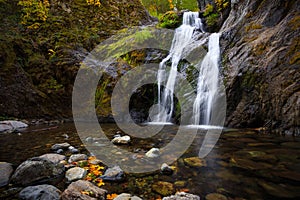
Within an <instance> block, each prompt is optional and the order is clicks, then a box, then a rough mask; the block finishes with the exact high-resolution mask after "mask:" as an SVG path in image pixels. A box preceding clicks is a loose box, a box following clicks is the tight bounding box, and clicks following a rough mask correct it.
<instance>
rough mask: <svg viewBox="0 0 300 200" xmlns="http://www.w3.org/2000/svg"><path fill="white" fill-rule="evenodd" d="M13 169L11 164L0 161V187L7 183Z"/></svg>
mask: <svg viewBox="0 0 300 200" xmlns="http://www.w3.org/2000/svg"><path fill="white" fill-rule="evenodd" d="M13 171H14V170H13V167H12V164H10V163H7V162H0V187H3V186H6V185H7V184H8V183H9V178H10V176H11V174H12V173H13Z"/></svg>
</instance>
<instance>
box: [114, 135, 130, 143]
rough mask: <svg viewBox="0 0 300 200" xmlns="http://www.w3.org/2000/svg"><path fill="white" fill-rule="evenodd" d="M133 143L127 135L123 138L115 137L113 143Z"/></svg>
mask: <svg viewBox="0 0 300 200" xmlns="http://www.w3.org/2000/svg"><path fill="white" fill-rule="evenodd" d="M130 141H131V138H130V137H129V136H128V135H126V136H122V137H115V138H114V139H113V140H112V141H111V142H112V143H113V144H129V143H130Z"/></svg>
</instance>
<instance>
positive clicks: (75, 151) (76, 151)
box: [68, 146, 79, 153]
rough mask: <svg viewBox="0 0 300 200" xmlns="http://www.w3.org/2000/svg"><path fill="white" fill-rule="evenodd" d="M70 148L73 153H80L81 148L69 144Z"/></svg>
mask: <svg viewBox="0 0 300 200" xmlns="http://www.w3.org/2000/svg"><path fill="white" fill-rule="evenodd" d="M68 150H69V151H70V152H71V153H78V152H79V150H78V149H76V148H75V147H73V146H69V148H68Z"/></svg>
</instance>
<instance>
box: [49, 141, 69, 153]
mask: <svg viewBox="0 0 300 200" xmlns="http://www.w3.org/2000/svg"><path fill="white" fill-rule="evenodd" d="M69 146H71V145H70V144H69V143H67V142H65V143H60V144H54V145H53V146H52V147H51V150H52V151H57V150H59V149H68V148H69Z"/></svg>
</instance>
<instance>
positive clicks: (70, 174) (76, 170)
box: [66, 167, 87, 182]
mask: <svg viewBox="0 0 300 200" xmlns="http://www.w3.org/2000/svg"><path fill="white" fill-rule="evenodd" d="M86 174H87V170H86V169H83V168H80V167H73V168H71V169H69V170H68V171H67V172H66V178H67V180H68V181H69V182H72V181H76V180H80V179H83V178H84V177H85V176H86Z"/></svg>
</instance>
